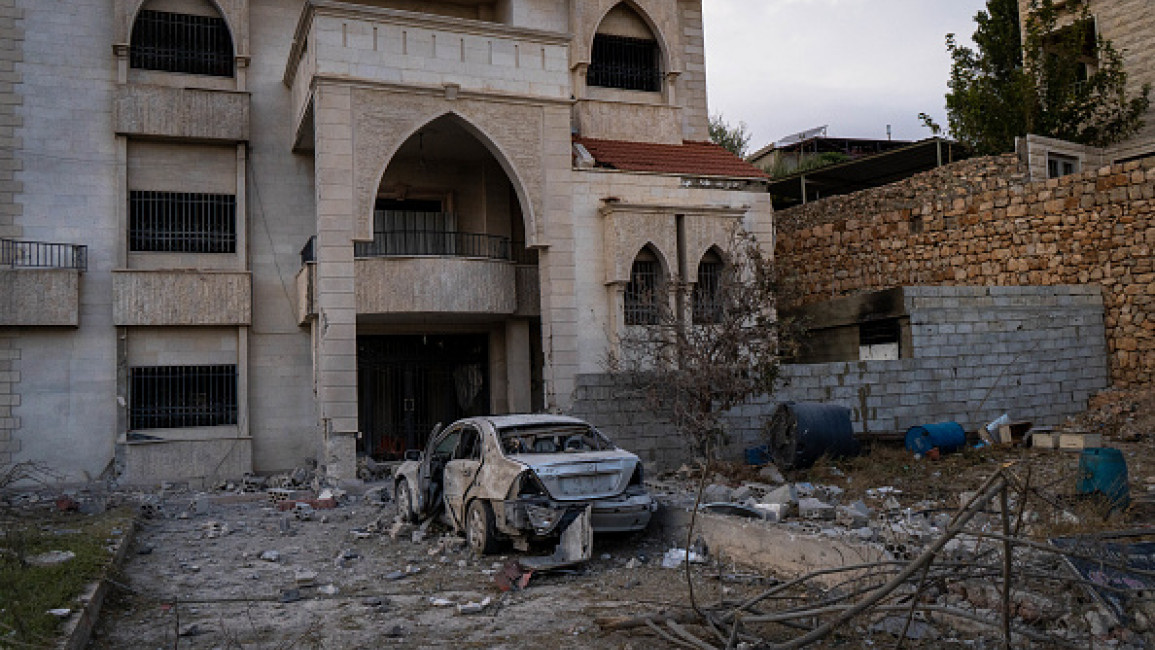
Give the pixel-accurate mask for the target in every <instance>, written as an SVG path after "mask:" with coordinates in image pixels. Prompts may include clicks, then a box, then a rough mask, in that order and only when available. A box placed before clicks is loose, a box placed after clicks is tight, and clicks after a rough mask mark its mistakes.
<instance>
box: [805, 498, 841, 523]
mask: <svg viewBox="0 0 1155 650" xmlns="http://www.w3.org/2000/svg"><path fill="white" fill-rule="evenodd" d="M798 516H800V517H802V518H803V519H822V520H826V519H834V506H832V505H830V504H829V503H823V502H822V501H820V500H818V499H815V498H814V497H805V498H803V499H799V500H798Z"/></svg>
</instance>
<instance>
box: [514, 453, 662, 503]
mask: <svg viewBox="0 0 1155 650" xmlns="http://www.w3.org/2000/svg"><path fill="white" fill-rule="evenodd" d="M512 459H513V460H515V461H517V462H518V463H521V464H522V465H524V466H526V467H528V468H529V469H530V470H532V471H533V473H534V474H537V477H538V479H540V480H541V482H542V485H544V486H545V489H546V490H548V491H549V494H550V496H551V497H553V498H555V499H558V500H559V501H565V500H579V499H601V498H605V497H612V496H616V495H618V494H621V493H622V492H623V491H625V489H626V486H627V485H629V483H630V477H631V476H633V474H634V469H635V468H636V467H637V466H638V462H639V461H638V457H637V456H635V455H634V454H631V453H629V452H626V451H621V450H618V451H594V452H583V453H577V454H573V453H570V454H565V453H563V454H518V455H515V456H513V457H512Z"/></svg>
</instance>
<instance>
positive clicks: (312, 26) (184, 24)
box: [0, 0, 773, 483]
mask: <svg viewBox="0 0 1155 650" xmlns="http://www.w3.org/2000/svg"><path fill="white" fill-rule="evenodd" d="M701 4H702V3H701V0H629V1H624V2H619V1H618V0H582V1H581V2H573V1H570V0H468V1H462V0H348V1H346V0H72V1H70V2H68V3H58V2H51V3H50V2H43V1H42V0H14V1H9V2H3V3H0V24H3V25H4V35H5V38H4V39H3V41H2V42H0V464H4V463H8V462H13V461H21V460H37V461H43V462H47V463H49V464H50V465H52V466H53V467H54V468H56V469H57V470H58V471H59V472H60V473H61V474H62V475H63V476H64V477H65V478H66V479H67V480H82V479H84V478H92V477H96V476H99V475H102V474H106V473H109V472H112V473H115V474H117V475H119V476H120V478H121V479H122V480H123V481H125V482H130V483H131V482H156V481H161V480H174V481H175V480H191V481H203V482H211V481H215V480H218V479H220V478H225V477H235V476H239V475H240V474H242V473H244V472H249V471H259V472H271V471H280V470H284V469H288V468H292V467H294V466H298V465H300V464H301V463H302V462H303V459H305V458H315V459H318V460H319V461H320V462H321V463H322V464H324V465H326V466H327V468H328V470H329V472H330V474H331V475H333V476H335V477H337V478H349V477H352V476H354V473H355V469H356V456H357V455H358V454H365V455H372V456H376V457H378V458H387V457H396V456H397V455H399V454H401V453H403V452H404V451H405V449H406V448H411V447H414V446H416V445H418V444H420V443H421V442H422V441H423V440H424V438H425V436H426V435H427V433H428V431H429V430H430V428H431V427H433V425H434V424H436V423H437V422H448V421H450V420H452V419H454V418H457V417H460V416H466V415H475V414H479V413H508V412H520V411H542V410H551V411H566V410H567V409H568V408H569V407H570V406H571V403H572V400H573V391H574V389H575V386H576V383H577V377H578V376H579V375H582V374H596V373H599V372H603V365H602V364H603V363H604V360H605V359H606V358H607V355H609V354H610V353H612V352H613V351H614V349H615V346H616V345H617V341H618V339H619V336H620V334H621V333H622V332H624V331H625V330H626V329H627V328H631V327H645V326H646V323H647V322H650V320H649V312H650V310H653V309H655V298H658V299H661V300H669V301H673V300H675V299H677V298H676V296H679V295H691V294H682V293H676V292H673V291H671V292H670V293H669V294H668V295H667V294H665V293H661V294H659V293H658V292H659V290H660V289H661V288H662V287H667V286H669V287H679V288H681V289H683V290H684V289H685V288H686V287H692V286H693V285H694V284H695V283H697V282H699V278H700V277H702V273H703V272H707V273H708V272H716V269H717V260H718V259H719V258H718V255H717V252H718V251H719V250H720V249H721V248H722V247H724V246H725V245H726V244H727V242H728V241H729V233H730V231H731V229H732V228H733V227H734V226H735V225H736V224H742V225H744V226H745V227H746V228H747V229H749V230H752V231H753V232H755V234H758V235H761V236H762V237H761V239H762V240H763V241H767V242H769V241H771V240H772V232H773V230H772V223H771V220H772V208H771V205H770V198H769V195H768V194H767V193H766V191H765V183H766V178H765V174H763V173H762V172H761V171H760V170H758V169H757V168H755V167H753V166H751V165H749V164H747V163H745V162H743V161H742V160H739V159H738V158H736V157H734V156H732V155H731V154H729V153H728V152H726V151H725V150H723V149H722V148H720V147H717V146H716V145H713V144H710V143H709V142H708V139H709V136H708V110H707V105H706V76H705V61H704V56H705V55H704V44H703V35H702V34H703V32H702V9H701ZM703 269H705V271H703ZM687 313H692V310H690V311H689V312H687ZM114 461H115V462H114Z"/></svg>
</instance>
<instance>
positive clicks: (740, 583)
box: [92, 493, 761, 649]
mask: <svg viewBox="0 0 1155 650" xmlns="http://www.w3.org/2000/svg"><path fill="white" fill-rule="evenodd" d="M244 498H245V499H249V500H247V501H246V502H242V503H221V501H231V500H235V499H236V497H215V498H209V499H207V506H206V505H205V504H206V499H204V498H203V497H201V498H199V505H200V506H201V508H200V509H199V511H200V513H201V514H197V511H198V508H197V507H196V504H194V503H193V502H194V501H198V498H197V497H196V495H195V494H194V493H177V494H172V495H170V496H167V497H165V498H164V499H163V504H164V509H165V513H166V515H168V516H164V517H156V518H152V519H146V520H143V521H142V522H141V525H140V528H139V531H138V534H137V539H136V545H135V549H134V550H133V551H132V552H131V553H130V556H129V558H128V561H127V563H126V565H125V567H124V570H123V572H122V575H121V578H120V581H121V583H122V587H121V588H120V589H118V590H117V595H116V596H115V597H114V598H113V600H112V601H111V602H110V603H109V604H108V605H106V610H105V613H104V614H103V615H102V618H101V622H100V625H99V627H98V628H97V631H96V634H95V638H94V642H93V644H92V647H95V648H109V649H112V648H130V647H131V648H177V647H181V648H289V647H298V648H377V647H381V646H391V645H392V646H397V647H448V646H453V647H464V648H526V647H542V646H544V645H550V646H554V647H559V648H591V647H598V648H639V649H640V648H660V647H665V646H666V644H665V643H664V642H659V640H658V639H656V637H648V636H647V635H640V636H629V635H626V634H625V633H611V634H607V633H603V632H602V631H601V630H600V628H599V627H598V626H597V625H596V624H595V619H597V618H599V617H606V616H624V615H629V614H634V613H649V612H654V611H658V610H673V611H676V610H680V609H684V608H685V607H686V606H687V601H686V585H685V577H684V571H682V570H676V569H667V568H662V567H661V566H660V560H661V556H662V555H663V553H664V552H665V551H666V550H667V549H668V548H669V544H667V543H665V542H664V541H662V539H661V538H662V535H663V531H662V530H661V528H660V527H657V526H655V527H652V528H651V530H649V531H647V532H646V533H645V534H641V535H633V536H610V537H605V536H600V537H598V538H597V539H596V541H595V557H594V560H593V561H592V562H591V563H590V564H589V566H588V567H586V568H584V569H582V570H580V571H575V572H563V573H551V574H537V575H534V576H533V577H532V578H531V580H530V582H529V584H528V586H527V587H526V589H524V590H522V591H516V592H508V593H502V592H501V591H499V590H498V588H497V587H496V585H495V583H494V579H493V574H494V573H495V572H496V570H497V569H499V568H500V567H501V566H502V565H503V563H504V562H505V560H506V559H507V558H508V556H487V557H485V558H483V559H481V560H478V559H477V558H476V557H474V556H473V555H472V554H471V553H470V552H469V551H468V550H464V548H463V547H462V546H463V545H462V543H461V541H460V540H458V539H456V538H451V537H444V536H442V535H441V534H439V533H448V531H444V530H441V531H438V530H437V529H436V528H434V529H431V531H430V534H429V536H428V537H427V538H426V539H424V540H422V541H419V542H414V541H413V540H412V537H411V536H406V537H404V538H402V537H398V538H397V539H392V538H390V536H389V535H388V534H387V533H384V532H374V533H369V536H367V537H364V538H361V539H358V538H357V537H356V536H355V535H354V533H353V532H352V531H354V530H356V531H358V532H359V533H360V532H361V531H365V530H366V528H369V529H370V530H371V529H372V528H373V526H372V524H373V523H374V522H377V521H379V520H380V521H383V522H385V526H386V527H387V526H388V525H389V524H391V523H392V520H393V515H394V513H395V507H394V506H393V505H392V503H390V504H386V505H384V506H376V505H372V504H369V503H366V502H364V501H355V502H354V503H353V504H351V505H347V506H342V507H339V508H337V509H334V510H326V511H318V516H317V517H316V518H315V519H314V520H312V521H298V520H297V519H295V518H293V517H292V515H291V514H287V513H284V512H278V511H277V510H276V509H274V508H272V507H270V506H269V504H268V503H267V502H266V501H264V500H263V499H261V497H260V495H254V496H253V497H251V498H250V497H248V496H246V497H244ZM254 499H255V500H254ZM173 515H175V516H173ZM222 527H227V532H226V531H225V530H224V529H223V528H222ZM267 551H276V552H277V553H278V555H279V558H278V559H277V560H276V561H269V560H267V559H266V560H262V559H261V555H262V554H263V553H266V552H267ZM266 557H268V556H266ZM635 565H636V566H635ZM301 571H312V572H316V574H317V575H316V578H315V586H309V587H298V586H297V581H296V576H297V574H298V572H301ZM694 571H695V574H696V575H697V579H696V582H697V585H696V586H697V588H698V589H699V598H703V599H706V600H712V601H714V602H716V601H717V599H718V598H719V596H720V595H721V594H722V589H724V590H725V594H726V597H732V596H738V595H742V593H743V592H744V591H749V590H753V589H756V588H757V587H758V586H759V585H760V584H761V580H760V579H758V578H755V577H751V576H734V575H728V576H726V579H727V582H726V583H725V584H723V583H722V582H720V581H719V579H718V577H717V573H716V569H713V568H710V567H707V566H695V567H694ZM711 573H714V575H713V576H711V575H710V574H711ZM330 586H332V587H333V588H334V589H331V588H330ZM292 589H297V590H298V592H299V593H298V596H299V600H295V601H294V602H282V600H286V598H285V597H284V596H285V592H286V591H287V590H292ZM434 599H441V600H443V601H449V602H440V601H438V602H434ZM486 599H490V603H489V605H488V606H487V607H486V608H485V609H484V610H483V611H482V612H480V613H477V614H469V613H461V612H459V610H458V607H457V605H464V604H466V603H481V602H483V601H485V600H486ZM288 600H292V599H291V598H289V599H288Z"/></svg>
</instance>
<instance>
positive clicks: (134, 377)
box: [129, 365, 237, 430]
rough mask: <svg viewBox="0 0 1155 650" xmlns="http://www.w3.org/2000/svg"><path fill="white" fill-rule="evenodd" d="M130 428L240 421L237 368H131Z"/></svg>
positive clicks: (202, 424)
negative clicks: (238, 417) (238, 419)
mask: <svg viewBox="0 0 1155 650" xmlns="http://www.w3.org/2000/svg"><path fill="white" fill-rule="evenodd" d="M130 391H131V392H130V397H131V406H130V408H129V427H130V428H132V429H134V430H138V429H177V428H183V427H211V426H217V425H222V424H236V423H237V367H236V366H235V365H217V366H149V367H137V368H132V369H131V385H130Z"/></svg>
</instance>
